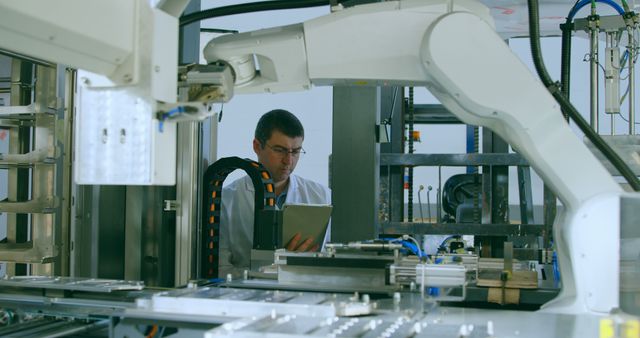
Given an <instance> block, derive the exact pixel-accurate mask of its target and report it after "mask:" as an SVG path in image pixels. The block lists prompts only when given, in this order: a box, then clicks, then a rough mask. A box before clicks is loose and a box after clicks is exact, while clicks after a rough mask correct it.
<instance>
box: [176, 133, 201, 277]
mask: <svg viewBox="0 0 640 338" xmlns="http://www.w3.org/2000/svg"><path fill="white" fill-rule="evenodd" d="M201 142H202V135H201V126H200V124H199V123H197V122H183V123H180V124H178V149H180V152H179V153H178V161H177V166H178V168H177V173H176V175H177V179H176V200H178V201H180V203H179V205H178V208H179V210H178V211H177V212H176V214H175V215H176V231H175V262H174V265H175V273H174V282H173V283H174V285H176V286H179V285H185V284H187V282H188V281H189V280H190V279H191V278H193V277H194V276H195V275H196V257H197V256H198V254H197V252H196V244H195V243H197V242H198V241H197V240H196V238H199V237H196V234H197V230H198V226H197V225H198V224H200V222H199V220H200V218H199V215H198V210H200V209H199V204H200V198H199V197H200V194H201V193H200V187H201V186H202V175H203V172H202V154H200V152H199V149H202V145H201Z"/></svg>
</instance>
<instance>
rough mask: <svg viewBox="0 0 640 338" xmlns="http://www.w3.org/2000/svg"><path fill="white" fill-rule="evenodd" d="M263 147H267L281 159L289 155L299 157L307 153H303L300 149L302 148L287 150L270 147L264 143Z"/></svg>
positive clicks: (279, 147)
mask: <svg viewBox="0 0 640 338" xmlns="http://www.w3.org/2000/svg"><path fill="white" fill-rule="evenodd" d="M264 145H266V146H267V147H269V149H271V150H272V151H273V152H274V153H276V154H278V155H279V156H281V157H286V156H287V155H288V154H291V156H293V157H300V155H301V154H306V153H307V152H306V151H304V149H302V147H300V148H297V149H291V150H289V149H287V148H285V147H281V146H272V145H270V144H268V143H266V142H265V143H264Z"/></svg>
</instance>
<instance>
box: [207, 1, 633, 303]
mask: <svg viewBox="0 0 640 338" xmlns="http://www.w3.org/2000/svg"><path fill="white" fill-rule="evenodd" d="M204 53H205V58H206V59H207V60H208V61H209V62H213V61H219V60H223V61H225V62H227V63H228V64H230V65H231V67H232V68H233V69H234V72H235V74H236V88H235V91H236V92H237V93H250V92H278V91H289V90H300V89H305V88H308V87H309V86H310V84H315V85H356V86H358V85H370V86H371V85H372V86H385V85H411V86H425V87H427V88H428V89H429V91H431V93H432V94H433V95H434V96H436V97H437V98H438V99H439V100H440V101H441V102H442V104H443V105H444V106H445V107H447V109H449V110H450V111H451V112H452V113H454V114H455V115H456V116H457V117H458V118H460V119H461V120H462V121H464V122H465V123H468V124H472V125H481V126H485V127H488V128H490V129H491V130H493V131H494V132H496V133H497V134H498V135H500V136H501V137H502V138H504V139H505V140H506V141H507V142H508V143H509V144H511V145H512V146H513V147H514V149H516V150H517V151H518V152H519V153H520V154H522V156H524V157H525V158H526V159H527V160H528V161H529V163H530V164H531V166H532V167H533V168H534V169H535V170H536V172H537V173H538V174H540V176H541V177H542V178H543V179H544V181H545V183H546V184H548V185H549V186H550V187H551V188H552V189H553V190H554V191H555V192H556V194H557V195H558V196H559V198H560V200H561V201H562V203H563V204H564V206H565V213H564V214H560V215H559V216H558V217H557V219H556V224H555V231H556V234H555V235H556V236H555V238H556V243H557V247H558V256H559V260H560V268H561V273H562V277H563V289H562V292H561V294H560V296H558V297H557V298H556V299H555V300H554V301H552V302H550V303H548V304H547V306H546V309H548V310H549V311H556V312H569V313H578V312H600V313H603V312H609V311H610V310H612V309H614V308H617V307H618V305H619V267H618V264H616V262H618V261H619V246H620V244H619V243H620V236H619V226H620V225H619V217H620V216H619V215H620V196H621V195H622V190H621V188H620V187H619V185H618V184H617V183H616V182H615V180H614V179H613V178H612V177H611V176H610V175H609V174H608V172H607V171H606V170H605V169H604V167H603V166H602V165H601V164H600V163H599V162H598V160H597V159H596V158H595V157H594V156H593V155H592V154H591V153H590V152H589V151H588V149H587V148H586V147H585V146H584V145H583V144H582V143H581V142H580V141H579V140H578V138H577V137H576V136H575V135H574V134H573V132H572V131H571V130H570V128H569V127H568V126H567V124H566V122H565V121H564V120H563V118H562V114H561V113H560V108H559V106H558V104H557V103H556V102H555V100H554V99H553V98H552V96H551V95H550V94H549V93H548V91H547V89H546V88H544V87H543V86H542V84H541V83H540V82H539V81H538V80H537V79H536V78H534V76H533V75H532V74H531V72H530V71H529V69H528V68H527V67H526V66H525V65H524V64H522V62H521V61H520V60H519V59H518V58H517V57H516V56H515V55H514V54H513V52H512V51H511V50H510V49H509V47H508V46H507V44H506V43H505V42H504V41H502V39H501V38H500V37H499V36H498V35H497V34H496V33H495V30H494V28H493V24H492V20H491V18H490V16H489V11H488V9H487V8H486V7H484V5H482V4H480V3H479V2H477V1H473V0H433V1H424V0H401V1H386V2H382V3H375V4H369V5H361V6H356V7H352V8H348V9H344V10H340V11H337V12H334V13H332V14H330V15H327V16H323V17H320V18H317V19H313V20H310V21H307V22H305V23H304V24H299V25H293V26H286V27H280V28H272V29H267V30H261V31H256V32H249V33H242V34H238V35H233V36H224V37H220V38H217V39H214V40H212V41H211V42H210V43H209V44H208V45H207V47H206V49H205V52H204ZM255 60H257V62H258V64H257V65H256V64H255V62H254V61H255ZM605 226H606V231H605V230H603V228H604V227H605ZM604 248H606V249H604ZM594 267H597V269H595V268H594Z"/></svg>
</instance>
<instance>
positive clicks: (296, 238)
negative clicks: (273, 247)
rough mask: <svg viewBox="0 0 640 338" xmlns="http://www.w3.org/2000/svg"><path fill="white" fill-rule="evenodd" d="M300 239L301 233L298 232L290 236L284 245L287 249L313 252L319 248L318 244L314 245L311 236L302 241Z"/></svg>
mask: <svg viewBox="0 0 640 338" xmlns="http://www.w3.org/2000/svg"><path fill="white" fill-rule="evenodd" d="M300 239H302V235H301V234H300V233H299V232H297V233H296V234H295V235H293V237H291V239H290V240H289V242H288V243H287V245H286V246H285V248H286V249H287V251H301V252H302V251H310V252H315V251H318V249H320V246H319V245H318V244H315V245H314V244H313V237H309V238H307V239H305V240H304V241H300Z"/></svg>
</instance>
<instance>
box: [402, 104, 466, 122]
mask: <svg viewBox="0 0 640 338" xmlns="http://www.w3.org/2000/svg"><path fill="white" fill-rule="evenodd" d="M413 107H414V110H415V112H414V113H413V114H414V115H413V123H416V124H423V123H424V124H461V123H462V121H460V120H459V119H458V118H457V117H456V116H455V115H453V114H452V113H451V112H449V111H448V110H447V109H446V108H445V107H444V106H443V105H441V104H415V105H414V106H413Z"/></svg>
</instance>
